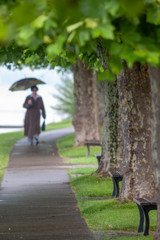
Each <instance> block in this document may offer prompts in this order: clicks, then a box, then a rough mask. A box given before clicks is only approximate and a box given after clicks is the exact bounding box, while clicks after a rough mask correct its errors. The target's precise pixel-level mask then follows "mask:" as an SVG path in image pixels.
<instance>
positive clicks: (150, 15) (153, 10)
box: [147, 4, 160, 25]
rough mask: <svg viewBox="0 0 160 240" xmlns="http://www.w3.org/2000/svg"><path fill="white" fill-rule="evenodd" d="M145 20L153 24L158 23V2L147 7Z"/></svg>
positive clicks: (159, 22)
mask: <svg viewBox="0 0 160 240" xmlns="http://www.w3.org/2000/svg"><path fill="white" fill-rule="evenodd" d="M147 22H150V23H154V24H155V25H159V24H160V6H159V4H157V5H155V6H151V7H150V8H148V11H147Z"/></svg>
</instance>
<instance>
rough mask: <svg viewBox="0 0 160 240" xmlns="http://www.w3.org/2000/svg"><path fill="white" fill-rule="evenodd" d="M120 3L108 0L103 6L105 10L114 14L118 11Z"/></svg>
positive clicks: (115, 0)
mask: <svg viewBox="0 0 160 240" xmlns="http://www.w3.org/2000/svg"><path fill="white" fill-rule="evenodd" d="M119 7H120V4H119V2H118V1H117V0H110V1H106V2H105V3H104V8H105V10H106V11H107V12H109V13H110V14H111V15H112V16H115V15H116V14H117V13H118V10H119Z"/></svg>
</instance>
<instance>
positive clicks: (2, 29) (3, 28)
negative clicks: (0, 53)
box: [0, 19, 7, 41]
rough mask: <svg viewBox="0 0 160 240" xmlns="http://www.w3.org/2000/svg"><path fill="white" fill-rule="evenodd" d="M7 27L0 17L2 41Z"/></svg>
mask: <svg viewBox="0 0 160 240" xmlns="http://www.w3.org/2000/svg"><path fill="white" fill-rule="evenodd" d="M6 33H7V27H6V26H5V24H4V21H3V19H0V41H3V40H4V39H5V38H6Z"/></svg>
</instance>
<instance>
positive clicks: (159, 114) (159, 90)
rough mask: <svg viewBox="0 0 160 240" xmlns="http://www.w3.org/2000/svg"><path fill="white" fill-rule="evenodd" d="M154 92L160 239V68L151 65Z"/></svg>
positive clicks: (154, 143) (154, 133) (155, 155)
mask: <svg viewBox="0 0 160 240" xmlns="http://www.w3.org/2000/svg"><path fill="white" fill-rule="evenodd" d="M149 73H150V79H151V92H152V158H153V162H154V175H155V186H156V190H157V202H158V215H157V217H158V219H157V231H156V234H155V238H154V240H159V239H160V68H156V67H150V69H149Z"/></svg>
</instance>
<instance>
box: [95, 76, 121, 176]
mask: <svg viewBox="0 0 160 240" xmlns="http://www.w3.org/2000/svg"><path fill="white" fill-rule="evenodd" d="M104 89H105V113H104V119H103V132H102V157H101V160H100V165H99V169H98V172H107V171H108V170H109V169H113V168H117V150H118V89H117V81H115V82H109V81H107V80H106V82H105V86H104Z"/></svg>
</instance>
